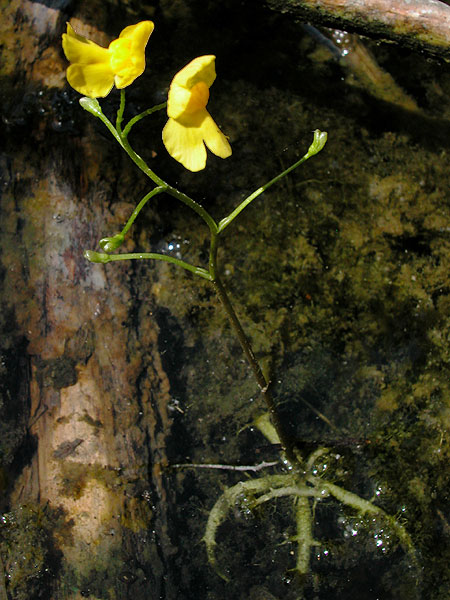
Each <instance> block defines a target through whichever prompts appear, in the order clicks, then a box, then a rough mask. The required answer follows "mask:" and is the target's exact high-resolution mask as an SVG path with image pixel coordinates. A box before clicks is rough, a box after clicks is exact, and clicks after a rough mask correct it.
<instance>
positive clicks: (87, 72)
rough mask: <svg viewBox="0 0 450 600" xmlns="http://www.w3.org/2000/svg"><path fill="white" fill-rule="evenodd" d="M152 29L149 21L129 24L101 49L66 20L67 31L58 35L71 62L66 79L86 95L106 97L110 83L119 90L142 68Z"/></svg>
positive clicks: (127, 84) (151, 23) (140, 73)
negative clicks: (60, 36)
mask: <svg viewBox="0 0 450 600" xmlns="http://www.w3.org/2000/svg"><path fill="white" fill-rule="evenodd" d="M153 28H154V25H153V22H152V21H141V22H140V23H137V24H136V25H130V26H128V27H125V29H123V30H122V32H121V34H120V35H119V37H118V38H117V39H116V40H114V41H112V42H111V43H110V45H109V47H108V48H102V47H101V46H99V45H98V44H96V43H95V42H92V41H91V40H88V39H86V38H85V37H83V36H81V35H78V34H77V33H75V31H74V29H73V28H72V26H71V25H70V24H69V23H67V33H64V34H63V36H62V38H63V42H62V46H63V50H64V54H65V55H66V58H67V60H68V61H70V62H71V63H72V64H71V65H70V66H69V68H68V69H67V73H66V76H67V81H68V82H69V83H70V85H71V86H72V87H73V88H74V89H75V90H77V92H80V94H84V95H85V96H88V97H90V98H103V97H105V96H107V95H108V94H109V92H110V91H111V90H112V88H113V86H114V84H115V85H116V87H117V88H119V89H122V88H125V87H127V86H129V85H130V84H132V83H133V81H134V80H135V79H136V78H137V77H139V75H142V73H143V72H144V70H145V47H146V45H147V42H148V39H149V37H150V35H151V33H152V31H153Z"/></svg>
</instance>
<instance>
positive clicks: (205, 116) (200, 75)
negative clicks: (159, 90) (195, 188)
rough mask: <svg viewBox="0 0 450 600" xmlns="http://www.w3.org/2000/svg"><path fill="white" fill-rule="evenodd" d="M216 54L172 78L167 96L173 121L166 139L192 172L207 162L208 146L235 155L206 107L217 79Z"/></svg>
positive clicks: (196, 61) (172, 152)
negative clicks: (210, 90)
mask: <svg viewBox="0 0 450 600" xmlns="http://www.w3.org/2000/svg"><path fill="white" fill-rule="evenodd" d="M215 60H216V57H215V56H212V55H208V56H199V57H198V58H194V60H192V61H191V62H190V63H189V64H188V65H186V66H185V67H184V68H183V69H181V71H179V72H178V73H177V74H176V75H175V77H174V78H173V80H172V83H171V84H170V89H169V95H168V98H167V115H168V116H169V120H168V121H167V123H166V126H165V127H164V129H163V133H162V138H163V142H164V145H165V147H166V148H167V151H168V152H169V154H170V156H172V157H173V158H174V159H175V160H177V161H178V162H180V163H181V164H182V165H183V166H184V167H186V169H189V171H200V170H201V169H204V168H205V165H206V148H205V144H206V146H207V147H208V148H209V149H210V150H211V152H213V153H214V154H216V155H217V156H220V157H221V158H227V157H228V156H230V155H231V147H230V144H229V143H228V140H227V138H226V137H225V136H224V134H223V133H222V132H221V131H220V129H219V128H218V127H217V125H216V124H215V122H214V120H213V118H212V117H211V115H210V114H209V112H208V111H207V110H206V105H207V104H208V100H209V88H210V87H211V85H212V84H213V82H214V79H215V78H216V70H215V66H214V62H215Z"/></svg>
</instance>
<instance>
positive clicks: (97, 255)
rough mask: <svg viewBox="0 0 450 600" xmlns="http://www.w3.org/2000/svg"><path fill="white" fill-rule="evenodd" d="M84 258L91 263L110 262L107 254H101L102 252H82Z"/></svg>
mask: <svg viewBox="0 0 450 600" xmlns="http://www.w3.org/2000/svg"><path fill="white" fill-rule="evenodd" d="M83 256H84V258H87V260H89V261H90V262H93V263H103V264H105V263H107V262H109V261H110V258H109V256H108V254H103V253H102V252H95V251H94V250H85V251H84V252H83Z"/></svg>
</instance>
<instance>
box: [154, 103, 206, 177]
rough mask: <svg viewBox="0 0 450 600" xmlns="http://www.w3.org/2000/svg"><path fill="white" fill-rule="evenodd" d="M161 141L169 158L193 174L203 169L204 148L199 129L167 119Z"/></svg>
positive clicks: (204, 159) (204, 160) (204, 162)
mask: <svg viewBox="0 0 450 600" xmlns="http://www.w3.org/2000/svg"><path fill="white" fill-rule="evenodd" d="M205 112H206V110H205ZM162 139H163V142H164V146H165V147H166V149H167V151H168V153H169V154H170V156H172V158H174V159H175V160H177V161H178V162H180V163H181V164H182V165H183V167H185V168H186V169H188V170H189V171H194V172H195V171H201V170H202V169H204V168H205V166H206V148H205V145H204V143H203V136H202V130H201V127H198V126H195V125H194V126H189V125H186V124H183V123H180V122H179V121H175V120H174V119H169V120H168V121H167V123H166V125H165V127H164V129H163V132H162Z"/></svg>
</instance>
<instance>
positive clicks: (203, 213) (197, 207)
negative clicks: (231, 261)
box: [86, 95, 218, 233]
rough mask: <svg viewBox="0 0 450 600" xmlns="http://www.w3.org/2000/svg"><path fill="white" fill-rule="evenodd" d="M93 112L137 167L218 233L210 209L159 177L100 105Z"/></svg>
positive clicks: (212, 230)
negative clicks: (206, 208)
mask: <svg viewBox="0 0 450 600" xmlns="http://www.w3.org/2000/svg"><path fill="white" fill-rule="evenodd" d="M122 97H124V95H121V101H122ZM97 105H98V103H97ZM86 110H87V109H86ZM120 110H121V109H120V108H119V111H118V118H119V116H120V115H119V113H120ZM90 112H93V111H90ZM93 114H95V116H96V117H98V118H99V119H100V120H101V121H102V122H103V124H104V125H105V126H106V127H107V128H108V130H109V131H110V133H111V134H112V136H113V137H114V138H115V139H116V140H117V142H118V143H119V144H120V145H121V146H122V148H123V149H124V150H125V152H126V153H127V154H128V156H129V157H130V158H131V160H132V161H133V162H134V164H135V165H136V166H137V167H139V169H140V170H141V171H142V172H143V173H144V174H145V175H147V177H148V178H149V179H151V180H152V181H153V182H154V183H156V185H157V186H158V187H161V188H164V191H165V192H166V193H167V194H169V195H170V196H173V197H174V198H177V200H180V201H181V202H183V203H184V204H186V205H187V206H189V208H191V209H192V210H193V211H194V212H196V213H197V214H198V215H199V216H200V217H201V218H202V219H203V220H204V221H205V223H206V224H207V225H208V227H209V229H210V231H211V232H214V233H217V231H218V225H217V223H216V222H215V221H214V219H213V218H212V216H211V215H210V214H209V213H208V211H207V210H205V209H204V208H203V206H202V205H201V204H199V203H198V202H196V201H195V200H193V199H192V198H190V197H189V196H188V195H187V194H184V193H183V192H180V191H179V190H177V189H176V188H174V187H173V186H171V185H169V184H168V183H166V182H165V181H164V180H163V179H161V177H159V176H158V175H157V174H156V173H155V172H154V171H153V170H152V169H151V168H150V167H149V166H148V164H147V163H146V162H145V160H144V159H143V158H142V157H141V156H139V154H137V153H136V152H135V151H134V150H133V148H132V147H131V145H130V143H129V141H128V139H127V137H126V136H125V135H124V134H123V133H121V132H120V131H119V130H117V129H116V128H115V127H114V125H113V124H112V123H111V121H110V120H109V119H108V117H107V116H106V115H105V114H104V113H103V112H102V110H101V109H100V106H99V105H98V109H96V111H95V112H93ZM119 120H120V119H119ZM119 125H120V123H119Z"/></svg>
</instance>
